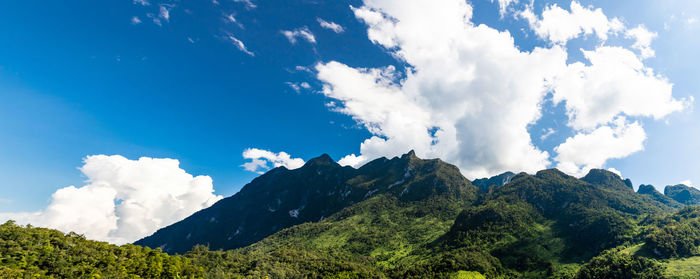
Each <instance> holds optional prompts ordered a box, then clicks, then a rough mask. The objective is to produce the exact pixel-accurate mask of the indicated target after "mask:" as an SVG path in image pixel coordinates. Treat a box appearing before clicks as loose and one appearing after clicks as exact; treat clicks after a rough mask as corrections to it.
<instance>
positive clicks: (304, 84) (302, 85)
mask: <svg viewBox="0 0 700 279" xmlns="http://www.w3.org/2000/svg"><path fill="white" fill-rule="evenodd" d="M285 84H286V85H288V86H289V87H290V88H292V89H293V90H294V91H296V92H297V93H299V92H301V89H302V88H303V89H309V88H311V85H310V84H309V83H308V82H305V81H304V82H290V81H288V82H285Z"/></svg>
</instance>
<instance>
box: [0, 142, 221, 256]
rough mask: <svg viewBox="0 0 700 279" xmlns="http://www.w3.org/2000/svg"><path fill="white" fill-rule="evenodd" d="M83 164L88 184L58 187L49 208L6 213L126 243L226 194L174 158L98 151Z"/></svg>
mask: <svg viewBox="0 0 700 279" xmlns="http://www.w3.org/2000/svg"><path fill="white" fill-rule="evenodd" d="M80 170H81V171H82V173H83V174H84V175H85V176H86V177H87V181H86V183H87V184H86V185H84V186H82V187H79V188H78V187H75V186H68V187H65V188H62V189H59V190H57V191H56V192H55V193H54V194H53V195H52V196H51V203H50V204H49V206H48V207H47V208H46V209H45V210H43V211H40V212H30V213H3V214H0V219H16V220H17V221H18V222H19V223H31V224H32V225H36V226H43V227H50V228H55V229H58V230H61V231H64V232H69V231H75V232H77V233H81V234H85V236H86V237H87V238H90V239H95V240H102V241H109V242H111V243H116V244H123V243H127V242H133V241H136V240H138V239H140V238H142V237H145V236H148V235H150V234H152V233H154V232H155V231H156V230H157V229H159V228H162V227H165V226H168V225H170V224H172V223H175V222H177V221H180V220H182V219H184V218H185V217H187V216H189V215H191V214H192V213H194V212H196V211H199V210H201V209H203V208H206V207H209V206H211V205H212V204H214V203H215V202H216V201H218V200H220V199H221V198H222V197H221V196H217V195H214V194H213V192H214V188H213V186H212V180H211V178H210V177H209V176H196V177H193V176H192V175H190V174H188V173H187V172H185V171H184V170H183V169H181V168H180V167H179V162H178V160H174V159H156V158H148V157H141V158H139V159H138V160H129V159H127V158H124V157H122V156H119V155H114V156H105V155H94V156H88V157H87V158H85V161H84V165H83V167H81V168H80Z"/></svg>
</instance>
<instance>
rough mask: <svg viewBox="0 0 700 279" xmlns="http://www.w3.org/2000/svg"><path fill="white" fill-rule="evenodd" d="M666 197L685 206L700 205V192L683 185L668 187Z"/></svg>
mask: <svg viewBox="0 0 700 279" xmlns="http://www.w3.org/2000/svg"><path fill="white" fill-rule="evenodd" d="M664 195H666V196H668V197H670V198H672V199H673V200H675V201H677V202H679V203H682V204H685V205H697V204H700V190H698V189H695V188H693V187H688V186H686V185H683V184H678V185H673V186H671V185H669V186H666V188H664Z"/></svg>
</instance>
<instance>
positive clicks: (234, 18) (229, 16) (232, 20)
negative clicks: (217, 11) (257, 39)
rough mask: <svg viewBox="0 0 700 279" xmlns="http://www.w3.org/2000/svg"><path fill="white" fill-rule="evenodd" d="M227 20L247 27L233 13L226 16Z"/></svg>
mask: <svg viewBox="0 0 700 279" xmlns="http://www.w3.org/2000/svg"><path fill="white" fill-rule="evenodd" d="M226 21H228V22H230V23H233V24H236V25H238V27H240V28H241V29H245V27H244V26H243V24H242V23H240V22H239V21H238V20H237V19H236V17H235V16H234V15H233V14H229V15H227V16H226Z"/></svg>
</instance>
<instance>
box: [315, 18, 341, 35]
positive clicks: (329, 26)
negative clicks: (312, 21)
mask: <svg viewBox="0 0 700 279" xmlns="http://www.w3.org/2000/svg"><path fill="white" fill-rule="evenodd" d="M316 20H317V21H318V24H320V25H321V27H323V28H326V29H329V30H331V31H333V32H335V33H343V31H345V29H344V28H343V26H340V25H339V24H337V23H335V22H332V21H325V20H323V19H322V18H316Z"/></svg>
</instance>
